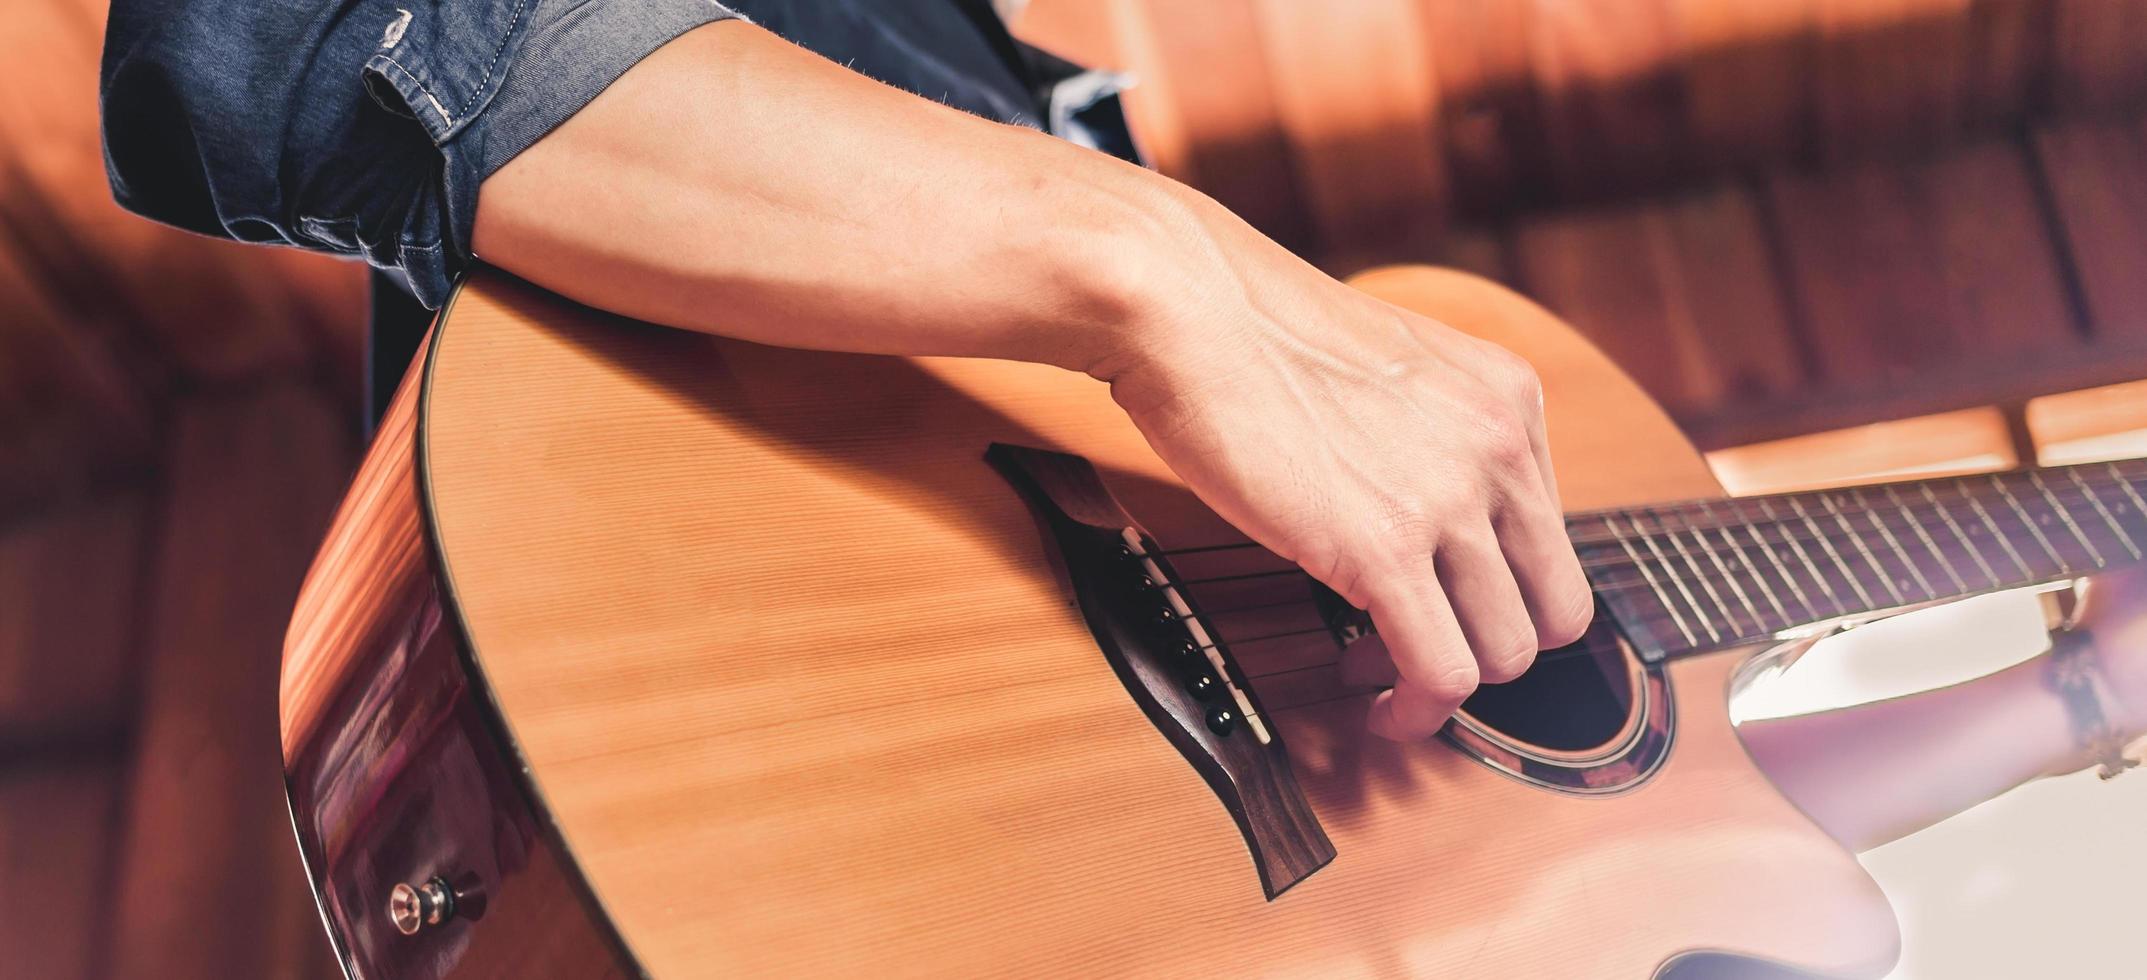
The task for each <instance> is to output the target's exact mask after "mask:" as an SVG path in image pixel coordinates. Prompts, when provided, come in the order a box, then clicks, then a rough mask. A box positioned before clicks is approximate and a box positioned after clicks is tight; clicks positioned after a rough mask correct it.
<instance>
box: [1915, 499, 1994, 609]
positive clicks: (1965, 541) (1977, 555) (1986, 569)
mask: <svg viewBox="0 0 2147 980" xmlns="http://www.w3.org/2000/svg"><path fill="white" fill-rule="evenodd" d="M1917 489H1919V490H1922V491H1923V498H1924V499H1925V500H1928V501H1930V502H1931V506H1932V507H1934V508H1937V510H1938V516H1939V517H1940V518H1942V519H1944V520H1945V522H1946V527H1948V528H1950V529H1952V531H1953V536H1954V537H1956V538H1959V539H1961V544H1962V545H1964V546H1966V547H1967V548H1968V557H1970V558H1973V559H1975V562H1976V567H1977V568H1979V569H1982V570H1983V574H1984V575H1987V576H1989V577H1990V585H1991V588H1994V589H1998V588H2004V587H2005V580H2004V579H2002V578H1999V577H1998V572H1997V570H1996V569H1993V568H1991V567H1990V562H1987V561H1984V560H1983V550H1982V549H1980V548H1977V547H1976V542H1975V539H1974V538H1971V537H1969V536H1968V532H1966V531H1963V530H1961V525H1960V522H1959V521H1956V520H1954V519H1953V511H1951V510H1948V509H1947V508H1946V505H1945V502H1944V501H1941V500H1939V499H1938V495H1937V494H1934V493H1932V492H1931V485H1930V484H1928V483H1923V484H1918V485H1917Z"/></svg>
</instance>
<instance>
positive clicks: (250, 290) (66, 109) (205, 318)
mask: <svg viewBox="0 0 2147 980" xmlns="http://www.w3.org/2000/svg"><path fill="white" fill-rule="evenodd" d="M102 34H103V8H101V7H97V8H93V9H85V8H84V7H83V6H82V5H81V4H79V3H74V2H63V0H37V2H31V3H11V4H6V5H0V85H5V87H6V89H7V90H8V91H9V92H10V93H11V96H12V97H10V98H8V99H4V100H0V148H4V149H0V153H4V155H5V156H6V157H7V158H8V164H7V169H8V178H9V180H8V183H7V185H6V190H5V192H4V193H0V224H4V225H5V226H6V228H7V229H8V230H11V231H13V233H14V234H13V235H12V237H13V238H14V240H15V242H16V246H17V248H18V249H20V250H21V254H22V256H23V258H24V260H25V261H26V262H27V263H28V265H29V267H30V268H32V269H35V270H39V272H40V274H42V275H45V276H48V277H50V279H51V282H50V283H49V285H50V287H51V288H52V290H53V292H54V293H55V294H56V295H57V296H58V297H59V299H60V300H61V301H62V304H63V309H65V310H66V311H67V313H68V314H69V315H70V316H73V317H76V318H79V319H87V320H95V321H102V322H104V323H106V324H108V325H110V326H112V327H118V328H124V329H125V330H128V331H133V332H134V333H135V338H134V339H136V340H137V341H145V342H147V343H148V344H149V345H150V346H151V347H153V349H154V351H155V353H156V354H157V355H158V357H159V358H160V359H161V360H162V361H165V362H168V363H172V364H176V365H179V366H180V367H181V368H182V369H183V372H184V373H185V374H187V375H188V376H190V377H191V378H192V379H194V380H199V381H212V382H215V381H229V380H235V379H241V378H247V377H252V376H254V375H257V374H259V373H261V372H264V371H268V370H275V369H287V368H292V367H296V366H300V365H303V364H305V363H306V362H307V361H309V360H310V359H311V358H313V357H314V356H315V354H316V352H317V350H318V349H325V350H327V351H328V352H329V353H330V355H331V356H332V357H334V358H335V359H337V360H338V361H339V362H342V363H355V362H354V361H353V360H352V358H354V357H355V355H356V353H357V350H358V347H357V344H356V342H355V341H356V338H357V336H358V335H357V327H358V325H359V323H360V322H361V321H360V320H359V319H358V318H359V317H360V316H362V311H363V307H362V305H358V302H357V300H358V298H362V296H363V292H362V277H361V274H360V272H359V269H358V267H356V266H355V265H352V264H350V263H340V262H335V261H334V260H330V259H327V258H324V257H321V256H315V255H308V254H304V253H299V252H296V251H292V250H270V249H263V248H259V247H252V246H241V245H236V244H232V243H227V242H213V241H205V240H203V239H202V238H200V237H198V236H194V235H188V234H185V233H183V232H179V231H175V230H172V229H169V228H164V227H161V226H157V225H154V224H151V223H150V222H147V221H144V220H142V219H141V218H139V217H136V216H134V215H131V214H128V213H126V212H124V211H123V210H121V209H120V207H119V206H118V205H117V204H116V203H114V202H113V200H112V194H111V190H110V188H109V186H108V185H107V183H106V178H105V173H104V156H103V149H102V143H101V140H100V134H99V129H98V118H99V116H98V109H97V78H98V59H99V49H100V45H101V40H102ZM0 237H6V236H0ZM92 326H95V324H92ZM160 387H161V386H160ZM348 394H349V395H351V396H355V394H356V385H355V383H353V384H352V385H351V386H350V390H349V392H348Z"/></svg>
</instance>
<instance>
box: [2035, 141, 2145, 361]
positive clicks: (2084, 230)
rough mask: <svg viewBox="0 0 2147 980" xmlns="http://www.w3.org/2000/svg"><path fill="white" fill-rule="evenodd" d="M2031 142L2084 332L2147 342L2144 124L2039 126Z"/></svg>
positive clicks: (2111, 339)
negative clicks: (2081, 308)
mask: <svg viewBox="0 0 2147 980" xmlns="http://www.w3.org/2000/svg"><path fill="white" fill-rule="evenodd" d="M2034 144H2035V150H2036V153H2037V154H2038V157H2039V159H2040V161H2041V163H2042V171H2043V174H2044V179H2045V181H2046V183H2047V186H2048V188H2049V192H2050V199H2051V202H2052V204H2053V205H2054V206H2055V209H2056V211H2057V220H2058V226H2059V228H2060V229H2062V234H2063V236H2064V239H2065V246H2066V250H2067V252H2068V254H2069V255H2070V256H2071V258H2072V265H2073V269H2074V271H2075V273H2076V275H2077V276H2078V281H2079V284H2080V290H2081V293H2082V295H2083V299H2084V301H2085V303H2086V306H2087V318H2088V330H2089V332H2090V333H2091V334H2093V335H2094V336H2096V337H2098V338H2103V339H2104V340H2106V341H2107V342H2114V343H2118V344H2123V345H2128V346H2131V345H2140V344H2147V274H2142V270H2147V127H2143V126H2142V125H2141V123H2140V122H2139V121H2137V120H2124V121H2116V122H2099V123H2070V124H2065V125H2061V126H2056V127H2051V128H2046V129H2044V130H2042V131H2041V132H2039V133H2037V134H2036V136H2035V140H2034Z"/></svg>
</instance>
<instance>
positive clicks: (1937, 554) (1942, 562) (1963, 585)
mask: <svg viewBox="0 0 2147 980" xmlns="http://www.w3.org/2000/svg"><path fill="white" fill-rule="evenodd" d="M1886 499H1887V500H1889V501H1891V502H1892V503H1893V505H1894V508H1895V509H1896V510H1899V511H1900V512H1901V518H1902V519H1903V520H1905V521H1908V526H1909V527H1911V528H1913V529H1914V530H1915V531H1916V539H1917V540H1919V541H1922V542H1923V548H1924V550H1925V551H1928V552H1930V553H1931V557H1933V558H1936V559H1938V567H1940V568H1943V569H1945V570H1946V577H1947V578H1950V579H1952V580H1953V588H1954V590H1955V591H1958V592H1960V593H1963V594H1966V593H1968V592H1971V591H1974V590H1972V589H1970V588H1969V587H1968V582H1967V581H1966V580H1964V579H1962V578H1961V573H1960V572H1958V571H1955V570H1954V568H1953V559H1951V558H1948V557H1946V553H1945V552H1943V551H1940V550H1938V542H1937V541H1934V540H1932V539H1931V532H1930V531H1927V530H1925V529H1924V526H1923V519H1922V518H1920V517H1917V516H1916V515H1915V514H1914V513H1913V512H1911V511H1910V510H1909V509H1908V506H1907V505H1905V504H1903V503H1902V502H1901V495H1900V494H1898V493H1895V492H1894V488H1893V486H1892V485H1891V484H1888V485H1887V487H1886ZM1927 587H1928V586H1927Z"/></svg>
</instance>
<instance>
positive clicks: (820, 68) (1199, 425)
mask: <svg viewBox="0 0 2147 980" xmlns="http://www.w3.org/2000/svg"><path fill="white" fill-rule="evenodd" d="M474 246H475V252H476V253H477V255H478V256H479V257H481V258H483V259H485V260H487V261H490V262H492V263H493V264H495V265H498V266H501V267H503V268H505V269H507V270H508V271H511V272H515V273H518V274H520V275H522V276H523V277H524V278H527V279H530V280H532V281H534V282H536V283H538V284H539V285H542V286H546V287H548V288H550V289H553V290H555V291H557V292H560V293H564V294H565V295H567V296H569V297H572V298H574V299H577V300H580V301H582V302H584V303H587V304H589V305H591V306H596V307H599V308H603V309H608V310H612V311H615V312H619V313H624V314H627V315H629V316H633V317H637V318H639V319H643V320H649V321H653V322H656V323H662V324H668V325H671V326H678V327H686V328H690V329H696V330H702V331H707V332H710V333H718V334H723V335H726V336H731V337H737V338H742V339H746V340H754V341H761V342H765V343H772V344H781V345H784V346H790V347H809V348H819V349H830V350H844V351H857V352H870V353H889V354H910V355H954V356H977V357H996V358H1014V359H1020V360H1030V361H1039V362H1044V363H1050V364H1056V365H1059V366H1061V367H1066V368H1069V369H1073V370H1079V371H1085V372H1087V373H1089V374H1091V375H1094V376H1096V377H1098V378H1100V379H1103V380H1106V381H1109V382H1110V384H1111V393H1112V396H1113V397H1114V398H1115V399H1116V400H1117V402H1118V404H1119V405H1120V406H1121V407H1123V408H1124V409H1125V410H1126V413H1127V415H1128V417H1129V418H1130V419H1131V420H1132V421H1133V423H1134V425H1135V426H1136V427H1137V428H1139V429H1140V431H1141V433H1142V434H1143V435H1145V436H1146V437H1147V438H1148V441H1149V445H1150V446H1151V447H1152V448H1153V449H1154V450H1155V451H1156V454H1157V455H1158V456H1159V457H1160V458H1161V459H1162V460H1163V462H1164V463H1165V464H1167V465H1168V466H1170V468H1171V469H1172V470H1173V471H1174V472H1175V473H1176V474H1177V475H1178V476H1179V477H1180V478H1181V479H1183V480H1184V481H1185V483H1186V485H1187V486H1188V487H1189V488H1191V489H1192V490H1193V492H1194V493H1196V494H1198V495H1199V496H1200V498H1201V499H1202V500H1203V501H1204V502H1206V503H1207V504H1208V505H1209V506H1210V507H1212V508H1213V509H1214V510H1215V512H1216V513H1217V514H1219V515H1221V516H1222V517H1223V518H1224V519H1225V520H1228V521H1229V522H1230V523H1231V524H1233V525H1235V526H1236V527H1237V528H1238V529H1239V530H1240V531H1242V532H1244V533H1245V534H1246V535H1247V536H1248V537H1250V538H1251V539H1252V540H1253V541H1255V542H1257V543H1259V544H1261V545H1264V546H1266V547H1267V548H1269V549H1270V550H1272V551H1274V552H1275V553H1276V554H1278V555H1281V556H1283V557H1284V558H1287V559H1289V560H1292V561H1296V562H1298V563H1300V564H1302V565H1303V566H1304V568H1305V570H1306V571H1307V572H1308V573H1310V574H1311V575H1312V576H1314V577H1315V578H1318V579H1320V580H1321V581H1323V582H1326V583H1327V584H1328V585H1330V586H1332V587H1334V588H1335V589H1336V590H1337V591H1338V592H1339V593H1340V594H1341V595H1342V596H1344V597H1345V598H1346V599H1348V600H1349V601H1351V602H1354V603H1356V604H1358V605H1359V606H1361V607H1363V608H1365V609H1367V610H1368V611H1369V612H1370V613H1371V614H1372V616H1373V617H1374V618H1375V619H1377V620H1378V621H1379V622H1380V624H1381V634H1382V637H1383V639H1384V641H1385V642H1386V644H1387V646H1386V648H1385V649H1386V655H1388V656H1390V658H1391V660H1392V661H1393V663H1392V667H1393V668H1394V669H1393V673H1394V674H1395V680H1394V687H1393V690H1391V691H1387V692H1383V693H1381V694H1380V695H1379V696H1378V697H1377V698H1376V699H1374V701H1373V704H1372V707H1371V710H1370V714H1369V720H1370V723H1371V725H1372V727H1373V729H1374V730H1375V731H1377V732H1379V733H1381V734H1385V735H1389V736H1391V737H1396V738H1426V737H1429V736H1431V735H1432V734H1433V733H1435V732H1436V731H1438V729H1439V726H1440V725H1441V724H1442V723H1444V721H1445V719H1446V717H1447V716H1448V715H1449V714H1450V713H1451V712H1452V710H1453V708H1454V707H1455V706H1456V705H1458V704H1459V703H1460V702H1461V701H1462V699H1463V698H1465V697H1467V695H1468V693H1469V691H1470V690H1472V689H1473V688H1474V687H1475V686H1476V683H1477V682H1478V680H1479V679H1480V678H1489V679H1492V680H1505V679H1510V678H1511V677H1513V676H1516V675H1518V674H1519V673H1520V672H1521V671H1522V670H1525V669H1526V668H1527V666H1528V664H1529V662H1530V661H1531V660H1532V659H1533V658H1534V656H1535V653H1536V651H1537V650H1538V649H1547V648H1551V647H1557V646H1561V645H1563V644H1565V643H1568V642H1571V641H1572V640H1574V639H1575V638H1577V637H1578V636H1579V635H1580V633H1581V631H1582V630H1583V629H1585V628H1586V626H1587V624H1588V620H1589V615H1590V613H1591V611H1592V603H1591V601H1590V597H1589V592H1588V589H1587V581H1586V578H1585V576H1584V575H1583V574H1582V572H1581V569H1580V564H1579V562H1578V560H1577V559H1576V558H1575V556H1574V553H1573V549H1572V545H1571V543H1570V542H1569V541H1568V539H1567V538H1566V535H1565V531H1564V525H1563V522H1562V521H1561V520H1560V517H1559V513H1558V504H1557V499H1558V496H1557V482H1556V478H1555V475H1554V474H1553V472H1552V469H1551V458H1550V449H1549V442H1548V439H1547V436H1546V434H1545V428H1544V414H1543V413H1544V405H1545V402H1544V399H1543V396H1542V392H1541V389H1540V388H1539V387H1538V384H1537V380H1536V377H1535V374H1534V372H1533V370H1531V369H1530V367H1529V366H1528V365H1527V364H1526V363H1525V362H1522V361H1521V360H1520V359H1518V358H1517V357H1515V356H1514V355H1513V354H1512V353H1510V352H1508V351H1505V350H1503V349H1500V348H1497V347H1496V346H1495V345H1492V344H1489V343H1486V342H1484V341H1480V340H1477V339H1474V338H1472V337H1469V336H1467V335H1465V334H1463V333H1462V332H1460V331H1458V330H1455V329H1454V328H1453V327H1451V326H1448V325H1446V324H1442V323H1438V322H1436V321H1434V320H1430V319H1428V318H1426V317H1423V316H1419V315H1416V314H1413V313H1411V312H1409V311H1406V310H1402V309H1398V308H1396V307H1394V306H1391V305H1388V304H1386V303H1384V302H1381V301H1379V300H1377V299H1374V298H1372V297H1370V296H1368V295H1366V294H1364V293H1361V292H1358V291H1356V290H1353V289H1350V288H1349V287H1347V286H1345V285H1343V284H1341V283H1339V282H1336V281H1335V280H1334V279H1332V278H1331V277H1328V276H1326V275H1324V274H1323V273H1321V272H1320V271H1319V270H1318V269H1316V268H1314V267H1312V266H1311V265H1310V264H1308V263H1306V262H1304V261H1303V260H1301V259H1299V258H1297V257H1296V256H1294V255H1291V254H1290V253H1289V252H1288V251H1287V250H1285V249H1283V248H1281V247H1280V246H1278V245H1276V244H1275V243H1274V242H1272V241H1269V240H1268V239H1267V238H1265V237H1263V236H1261V235H1260V234H1259V233H1257V232H1256V231H1254V230H1253V229H1252V228H1251V227H1249V226H1248V225H1246V224H1245V223H1244V222H1243V221H1241V220H1239V219H1238V218H1236V217H1235V216H1233V215H1231V214H1230V213H1229V212H1227V211H1226V210H1224V209H1223V208H1222V207H1220V206H1219V205H1217V204H1215V202H1213V201H1210V200H1208V199H1207V198H1205V197H1202V196H1201V195H1199V194H1197V193H1195V192H1193V191H1191V190H1189V189H1187V188H1185V187H1184V186H1182V185H1179V184H1176V183H1173V182H1171V181H1169V180H1167V179H1165V178H1163V177H1160V176H1158V175H1156V174H1154V173H1151V172H1149V171H1146V170H1142V169H1140V168H1138V167H1134V166H1131V165H1128V164H1125V163H1123V162H1120V161H1117V160H1113V159H1111V158H1110V157H1107V156H1105V155H1103V154H1100V153H1096V152H1093V151H1089V150H1086V149H1082V148H1079V147H1076V146H1073V145H1071V144H1068V143H1064V142H1061V141H1058V140H1055V139H1052V138H1050V137H1048V136H1044V135H1042V134H1039V133H1036V132H1033V131H1029V130H1024V129H1019V128H1016V127H1012V126H1006V125H1000V124H997V123H991V122H986V121H983V120H981V119H977V118H975V117H972V116H969V115H965V114H963V113H960V112H956V111H954V110H952V109H948V108H945V107H942V106H938V105H935V104H933V103H931V102H928V101H926V100H924V99H920V98H917V97H916V96H914V95H910V94H906V93H903V92H898V91H896V90H894V89H891V88H887V87H885V86H882V85H879V84H877V83H874V82H871V81H868V80H866V79H864V78H862V77H860V76H858V75H855V74H853V73H851V72H849V71H848V70H846V69H843V68H841V67H839V66H837V65H835V64H833V63H831V62H828V61H825V60H822V59H820V58H819V57H817V56H814V55H811V54H808V53H806V52H804V51H802V50H800V49H798V48H795V47H793V46H791V45H790V44H788V43H786V42H783V41H781V40H778V39H776V38H775V37H773V36H772V35H769V34H768V33H766V32H764V31H761V30H759V29H758V28H754V27H751V26H750V25H743V24H737V23H726V24H716V25H713V26H709V27H704V28H702V29H700V30H697V31H693V32H690V33H688V34H686V35H684V36H682V37H680V38H678V39H677V40H674V41H673V42H671V43H670V44H668V45H666V46H664V47H663V48H661V49H659V50H658V51H657V52H656V53H655V54H653V55H651V56H650V57H648V58H647V59H645V60H643V61H642V62H641V63H640V64H639V65H637V66H636V67H635V68H633V69H632V70H630V71H628V72H627V73H626V75H625V76H623V77H622V78H621V79H620V80H619V81H617V82H616V83H614V84H613V85H612V86H611V87H610V88H609V89H608V90H606V91H605V92H604V94H603V95H601V96H599V97H598V98H597V99H596V100H595V101H593V102H591V103H590V104H589V105H587V106H586V107H584V108H583V109H582V110H581V111H580V112H579V113H578V114H576V115H575V116H574V117H573V118H572V119H569V120H568V121H567V122H566V123H565V124H564V125H562V126H561V127H560V128H559V129H557V130H556V131H554V132H553V133H551V134H550V135H548V136H546V137H545V138H544V139H542V140H540V141H538V143H537V144H536V145H535V146H533V147H531V148H530V149H529V150H527V151H525V152H524V153H522V154H521V155H520V156H518V157H516V158H515V159H514V160H513V161H511V162H510V163H508V164H507V165H506V166H505V167H504V168H502V169H501V170H500V171H499V172H498V173H496V174H494V175H493V176H492V177H491V178H489V179H488V180H487V181H486V182H485V184H484V186H483V188H482V189H481V192H480V194H479V198H478V206H477V219H476V229H475V242H474Z"/></svg>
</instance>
